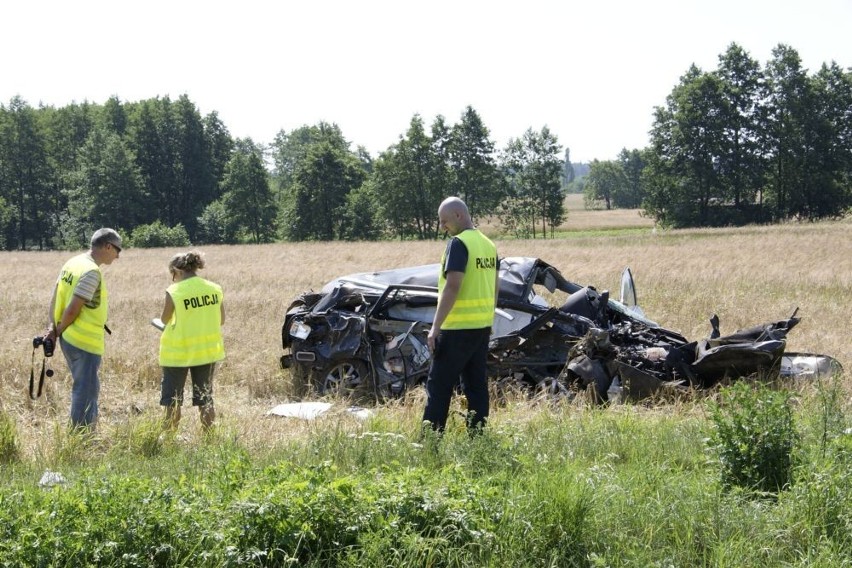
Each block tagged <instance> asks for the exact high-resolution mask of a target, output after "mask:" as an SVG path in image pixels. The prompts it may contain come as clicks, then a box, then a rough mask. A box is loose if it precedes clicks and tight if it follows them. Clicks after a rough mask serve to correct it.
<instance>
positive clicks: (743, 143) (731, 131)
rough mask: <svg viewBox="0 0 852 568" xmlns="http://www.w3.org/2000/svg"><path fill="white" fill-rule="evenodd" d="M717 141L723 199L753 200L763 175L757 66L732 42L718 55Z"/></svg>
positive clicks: (741, 202)
mask: <svg viewBox="0 0 852 568" xmlns="http://www.w3.org/2000/svg"><path fill="white" fill-rule="evenodd" d="M715 74H716V76H717V77H719V79H720V80H721V85H720V87H721V101H720V103H721V105H720V109H719V112H720V113H721V116H720V122H721V128H722V132H721V140H720V154H719V157H718V160H717V169H718V170H719V171H720V177H721V179H720V184H721V186H722V189H723V191H724V196H725V198H726V200H729V201H731V202H732V203H733V205H734V206H735V207H738V208H741V207H742V206H743V205H744V204H745V203H751V202H753V201H754V198H755V195H756V193H757V188H758V187H760V184H761V178H762V175H763V161H762V158H761V155H760V115H761V107H760V86H761V83H762V81H763V74H762V72H761V70H760V65H759V64H758V62H757V61H755V60H754V59H752V58H751V57H750V56H749V55H748V53H746V52H745V50H743V48H742V47H740V46H739V45H737V44H736V43H732V44H731V45H730V46H728V49H727V51H725V53H724V54H722V55H720V56H719V68H718V69H717V70H716V72H715Z"/></svg>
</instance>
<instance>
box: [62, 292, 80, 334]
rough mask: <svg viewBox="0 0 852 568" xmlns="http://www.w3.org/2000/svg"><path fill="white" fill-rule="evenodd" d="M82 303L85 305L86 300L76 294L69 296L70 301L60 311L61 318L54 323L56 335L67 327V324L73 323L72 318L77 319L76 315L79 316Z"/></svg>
mask: <svg viewBox="0 0 852 568" xmlns="http://www.w3.org/2000/svg"><path fill="white" fill-rule="evenodd" d="M84 305H86V300H84V299H83V298H81V297H80V296H77V295H74V296H71V301H70V302H69V303H68V305H67V306H66V307H65V311H64V312H62V318H61V319H60V320H59V323H58V324H56V336H57V337H59V336H60V335H62V332H63V331H65V330H66V329H68V326H69V325H71V324H72V323H74V320H75V319H77V316H79V315H80V312H81V311H82V310H83V306H84Z"/></svg>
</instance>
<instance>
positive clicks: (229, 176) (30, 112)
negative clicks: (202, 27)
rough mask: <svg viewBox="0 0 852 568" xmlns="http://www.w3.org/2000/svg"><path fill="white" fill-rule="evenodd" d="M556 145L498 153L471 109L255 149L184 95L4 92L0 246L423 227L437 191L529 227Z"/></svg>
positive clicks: (533, 141) (548, 224)
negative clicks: (365, 139) (87, 98)
mask: <svg viewBox="0 0 852 568" xmlns="http://www.w3.org/2000/svg"><path fill="white" fill-rule="evenodd" d="M561 153H562V147H561V146H560V145H559V143H558V140H557V139H556V136H555V135H553V134H552V133H551V132H550V131H549V130H548V129H547V128H546V127H545V128H543V129H542V130H541V131H538V132H536V131H533V130H532V129H530V130H528V131H527V132H526V133H524V135H523V136H521V137H519V138H518V139H516V140H514V139H513V140H511V141H510V143H509V144H508V146H507V148H506V149H505V150H503V151H500V152H498V151H497V150H496V149H495V147H494V143H493V142H492V141H491V140H490V136H489V131H488V129H487V127H486V126H485V125H484V124H483V122H482V120H481V118H480V117H479V115H478V114H477V113H476V111H475V110H474V109H473V108H471V107H468V108H467V109H465V111H464V112H463V113H462V116H461V120H460V121H459V122H458V123H457V124H453V125H449V124H447V123H446V122H445V119H444V118H443V117H441V116H439V117H437V118H436V119H435V120H434V122H433V123H432V125H431V127H430V129H429V131H428V132H427V130H426V127H425V125H424V123H423V120H422V118H421V117H420V116H418V115H415V116H414V117H413V118H412V120H411V123H410V126H409V128H408V131H407V132H405V134H404V135H401V136H400V138H399V141H398V142H397V143H396V144H394V145H392V146H391V147H390V148H388V149H387V150H386V151H385V152H383V153H382V154H381V155H380V156H378V157H377V158H376V159H375V160H374V159H373V158H372V157H371V156H370V155H369V154H368V153H367V152H366V151H365V150H364V149H363V148H362V147H357V148H355V149H354V150H352V149H351V148H350V143H349V142H348V141H347V140H346V139H345V138H344V136H343V133H342V132H341V131H340V129H339V128H338V127H337V126H336V125H333V124H327V123H320V124H317V125H314V126H305V127H302V128H299V129H296V130H294V131H292V132H285V131H281V132H280V133H279V134H278V135H277V136H276V138H275V140H274V141H273V142H272V143H271V144H269V145H268V146H263V145H260V144H257V143H255V142H253V141H252V140H251V139H236V140H235V139H233V138H232V137H231V136H230V134H229V132H228V130H227V128H226V127H225V125H224V124H223V123H222V122H221V120H219V118H218V116H217V115H216V113H212V114H209V115H207V116H203V117H202V116H201V115H200V113H199V112H198V110H197V108H196V106H195V104H194V103H192V101H190V100H189V98H188V97H187V96H186V95H183V96H181V97H180V98H178V99H177V100H176V101H172V100H171V99H169V98H168V97H166V98H155V99H150V100H144V101H140V102H135V103H122V102H121V101H120V100H119V99H118V98H117V97H113V98H110V99H109V100H108V101H107V102H106V103H105V104H104V105H96V104H90V103H82V104H72V105H69V106H67V107H63V108H58V109H56V108H53V107H44V106H42V107H39V108H37V109H34V108H32V107H30V106H29V105H28V104H27V103H26V102H25V101H23V100H21V99H20V98H15V99H12V101H11V102H10V104H9V105H8V107H7V106H3V105H0V245H2V246H4V247H5V248H8V249H12V248H21V249H23V248H33V247H35V248H52V247H68V248H73V247H78V246H80V245H82V244H85V243H86V239H87V238H88V235H90V234H91V231H92V230H93V228H96V227H99V226H111V227H115V228H117V229H119V230H121V231H122V232H123V233H124V234H127V235H130V236H131V242H136V244H151V245H163V244H183V243H186V242H196V243H234V242H269V241H272V240H276V239H286V240H331V239H349V240H354V239H379V238H386V237H394V238H401V239H427V238H436V237H437V236H438V233H439V228H438V224H437V214H436V211H437V207H438V204H439V203H440V201H441V200H442V199H443V198H444V197H446V196H447V195H459V196H461V197H462V198H463V199H465V200H466V201H467V202H468V204H469V206H470V208H471V211H472V213H473V215H474V216H475V217H479V218H482V217H484V216H487V215H492V214H498V213H499V215H500V218H501V219H504V221H505V223H506V225H507V226H508V227H510V228H511V230H513V231H515V232H516V233H517V234H520V235H532V236H539V235H541V236H544V235H545V234H547V232H548V231H550V232H552V230H553V227H554V226H556V225H558V224H559V223H561V222H562V220H563V218H564V209H563V208H562V186H563V183H564V177H565V171H564V163H563V161H562V159H561V158H560V155H561ZM565 156H566V157H567V156H568V152H567V151H566V152H565ZM569 165H570V162H569Z"/></svg>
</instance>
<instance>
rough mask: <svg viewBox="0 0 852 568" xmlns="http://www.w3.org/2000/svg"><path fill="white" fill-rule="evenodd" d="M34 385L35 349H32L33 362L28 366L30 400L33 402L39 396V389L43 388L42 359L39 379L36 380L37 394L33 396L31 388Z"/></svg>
mask: <svg viewBox="0 0 852 568" xmlns="http://www.w3.org/2000/svg"><path fill="white" fill-rule="evenodd" d="M34 383H35V349H33V360H32V365H31V366H30V398H31V399H33V400H35V399H37V398H38V397H40V396H41V389H42V387H44V359H42V360H41V378H40V379H39V380H38V394H36V395H35V396H34V395H33V387H34V386H35V385H34Z"/></svg>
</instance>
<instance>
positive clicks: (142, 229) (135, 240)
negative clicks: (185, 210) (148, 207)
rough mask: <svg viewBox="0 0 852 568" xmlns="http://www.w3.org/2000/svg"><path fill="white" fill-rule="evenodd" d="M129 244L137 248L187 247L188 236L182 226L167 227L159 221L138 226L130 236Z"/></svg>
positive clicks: (188, 243)
mask: <svg viewBox="0 0 852 568" xmlns="http://www.w3.org/2000/svg"><path fill="white" fill-rule="evenodd" d="M130 244H131V245H132V246H135V247H139V248H155V247H183V246H189V245H190V244H191V243H190V242H189V235H188V234H187V232H186V229H184V228H183V225H181V224H180V223H178V224H177V225H175V226H174V227H167V226H165V225H164V224H163V223H162V222H160V221H154V222H153V223H151V224H150V225H139V226H138V227H136V228H135V229H133V233H131V235H130Z"/></svg>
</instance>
